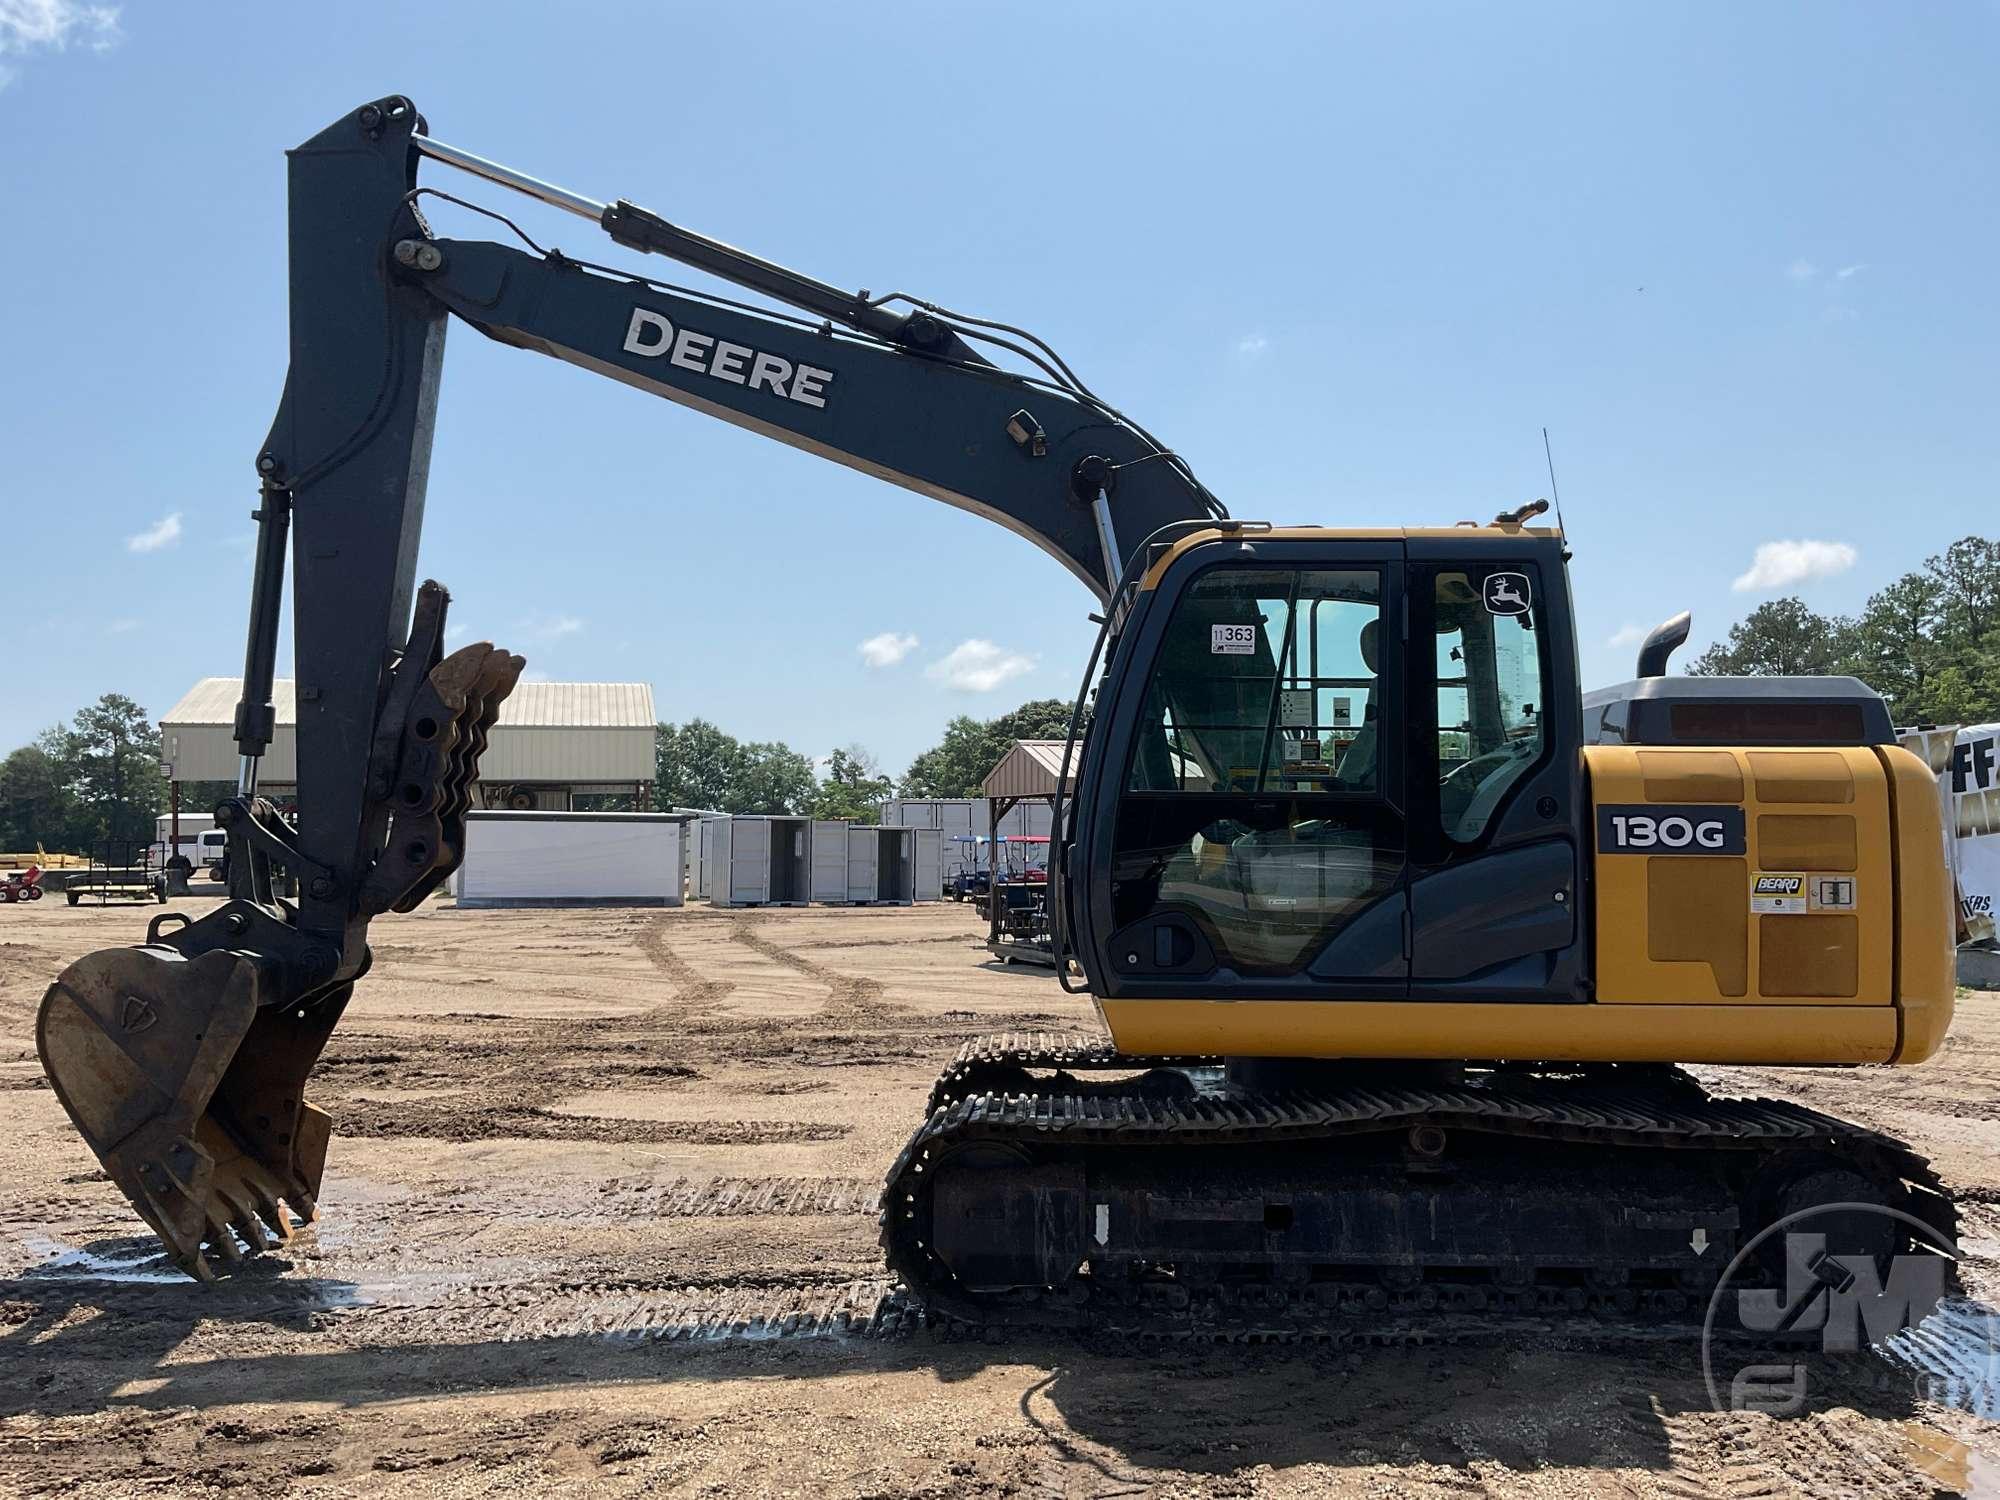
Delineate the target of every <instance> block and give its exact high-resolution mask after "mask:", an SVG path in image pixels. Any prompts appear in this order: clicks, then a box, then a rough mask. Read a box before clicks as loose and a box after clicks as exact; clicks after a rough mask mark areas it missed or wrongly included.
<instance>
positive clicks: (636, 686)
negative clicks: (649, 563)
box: [160, 677, 655, 784]
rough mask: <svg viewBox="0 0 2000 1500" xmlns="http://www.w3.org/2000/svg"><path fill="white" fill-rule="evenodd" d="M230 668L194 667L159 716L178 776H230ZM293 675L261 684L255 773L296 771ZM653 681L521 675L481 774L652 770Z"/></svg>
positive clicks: (501, 777) (649, 773)
mask: <svg viewBox="0 0 2000 1500" xmlns="http://www.w3.org/2000/svg"><path fill="white" fill-rule="evenodd" d="M241 683H242V679H241V678H238V677H204V678H203V679H202V680H201V681H200V682H198V683H196V684H195V685H194V687H193V688H191V689H189V691H188V693H187V695H186V696H185V697H184V698H182V699H181V701H180V702H178V703H176V704H175V705H174V706H173V707H172V708H170V709H168V710H167V712H166V713H165V714H163V715H162V716H161V718H160V737H161V751H162V757H161V758H162V760H163V761H164V762H166V763H167V764H170V765H172V766H173V767H174V770H173V772H172V774H173V775H174V777H175V778H176V779H177V780H181V781H228V780H234V779H235V776H236V771H235V765H236V747H235V744H234V743H233V741H232V738H231V731H232V727H233V725H234V722H235V718H236V700H237V698H238V696H240V694H241V693H242V687H241ZM293 687H294V684H293V682H292V679H290V678H280V679H279V680H277V681H276V682H274V683H272V684H271V701H272V705H273V706H274V707H275V708H276V710H277V732H276V733H275V734H274V735H273V736H272V738H271V748H270V750H269V752H268V753H267V754H266V756H265V758H264V780H265V781H266V783H271V784H284V783H289V782H291V781H293V780H294V779H295V778H296V776H297V770H296V764H297V762H296V743H297V737H298V727H297V726H298V715H297V713H296V711H295V707H294V702H293ZM654 723H655V719H654V714H653V689H652V687H651V686H650V685H649V684H647V683H643V682H524V683H521V684H520V685H518V686H517V687H516V688H515V689H514V691H513V694H512V695H511V696H510V697H509V698H508V699H507V701H506V702H505V703H503V704H501V706H500V722H499V723H498V724H497V725H496V726H494V730H493V737H492V740H491V742H490V743H489V744H488V746H487V751H486V754H485V756H484V757H483V758H482V759H481V761H480V778H481V779H482V780H484V781H490V782H517V781H532V782H567V783H571V784H578V783H585V784H587V783H596V782H604V783H627V782H637V781H651V780H652V779H653V757H654V746H653V728H654Z"/></svg>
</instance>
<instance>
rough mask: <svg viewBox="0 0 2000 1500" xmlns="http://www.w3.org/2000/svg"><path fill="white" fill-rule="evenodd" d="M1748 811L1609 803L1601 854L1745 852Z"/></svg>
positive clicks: (1600, 812) (1600, 830)
mask: <svg viewBox="0 0 2000 1500" xmlns="http://www.w3.org/2000/svg"><path fill="white" fill-rule="evenodd" d="M1744 848H1745V844H1744V832H1743V809H1742V808H1740V807H1711V806H1707V805H1704V804H1701V803H1672V804H1667V805H1660V804H1655V803H1645V802H1639V803H1607V804H1605V805H1604V806H1602V807H1599V808H1598V809H1597V852H1598V853H1599V854H1735V855H1740V854H1742V853H1743V852H1744Z"/></svg>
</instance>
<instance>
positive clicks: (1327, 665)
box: [1072, 538, 1409, 999]
mask: <svg viewBox="0 0 2000 1500" xmlns="http://www.w3.org/2000/svg"><path fill="white" fill-rule="evenodd" d="M1404 570H1405V556H1404V547H1403V543H1402V542H1401V541H1400V540H1386V539H1375V538H1368V539H1342V538H1327V539H1325V540H1310V541H1308V540H1294V539H1261V538H1260V539H1254V540H1246V541H1242V542H1234V543H1230V544H1227V545H1226V546H1225V545H1217V546H1216V547H1214V548H1206V547H1204V548H1200V549H1195V550H1193V551H1191V552H1190V553H1189V554H1188V555H1187V556H1184V557H1183V558H1181V559H1180V560H1179V561H1177V562H1176V564H1175V565H1174V566H1173V567H1172V568H1170V569H1169V571H1168V573H1167V575H1166V576H1165V577H1164V578H1163V579H1161V580H1160V582H1159V584H1158V586H1157V587H1156V589H1155V598H1154V599H1153V600H1151V601H1149V602H1148V604H1147V606H1146V607H1145V608H1144V609H1143V610H1142V611H1141V612H1140V613H1139V614H1138V615H1137V617H1136V618H1135V620H1134V622H1133V624H1132V625H1131V626H1129V627H1128V636H1129V638H1128V639H1127V640H1126V641H1123V642H1121V643H1120V654H1121V656H1122V657H1124V658H1125V659H1126V662H1127V663H1129V664H1125V665H1123V667H1122V670H1119V671H1115V672H1114V680H1113V681H1111V682H1108V683H1107V685H1106V689H1105V692H1104V694H1103V695H1102V696H1101V699H1100V702H1099V703H1098V705H1097V713H1098V716H1099V723H1100V724H1101V725H1103V726H1104V733H1103V735H1102V736H1101V737H1100V735H1099V733H1098V731H1097V730H1095V729H1094V730H1093V733H1092V739H1093V741H1094V743H1093V745H1092V750H1093V758H1092V759H1093V764H1092V767H1091V770H1090V771H1089V772H1087V774H1088V775H1089V776H1090V777H1091V778H1092V782H1093V784H1092V785H1091V786H1090V788H1089V789H1088V790H1087V791H1086V793H1085V794H1084V801H1083V803H1082V804H1080V813H1081V814H1082V817H1081V818H1080V821H1079V846H1078V847H1079V852H1080V853H1081V854H1082V859H1081V860H1079V861H1078V863H1077V864H1076V865H1075V867H1074V868H1073V870H1072V876H1073V878H1080V879H1081V881H1082V882H1083V883H1082V886H1081V888H1080V889H1079V890H1078V891H1077V893H1076V896H1077V900H1078V901H1079V902H1087V903H1088V904H1089V906H1090V912H1089V918H1088V924H1087V925H1088V928H1089V929H1090V931H1091V932H1094V933H1098V934H1103V937H1102V938H1101V939H1099V941H1098V942H1097V943H1096V944H1095V945H1094V946H1095V948H1096V952H1095V954H1094V955H1093V962H1092V967H1091V975H1092V979H1093V981H1094V983H1095V984H1096V985H1097V986H1100V987H1101V993H1103V994H1105V995H1106V996H1107V997H1108V998H1125V997H1140V996H1157V997H1161V998H1167V997H1176V996H1209V997H1213V996H1217V995H1222V994H1227V995H1228V996H1231V997H1235V998H1245V999H1249V998H1268V999H1288V998H1299V999H1399V998H1402V997H1403V996H1404V995H1405V994H1406V993H1407V987H1408V981H1409V957H1408V951H1409V950H1408V914H1409V898H1408V890H1407V866H1408V859H1409V833H1408V819H1407V816H1406V811H1405V806H1404V802H1405V795H1406V784H1407V766H1406V758H1407V753H1408V737H1407V735H1406V733H1405V732H1404V729H1403V725H1404V724H1405V721H1406V720H1405V713H1406V710H1405V696H1406V692H1405V683H1406V669H1405V657H1406V652H1405V648H1404V636H1403V632H1404V623H1403V620H1404V615H1403V609H1404V603H1403V597H1404V595H1403V591H1404ZM1100 757H1101V758H1100ZM1107 805H1110V809H1111V816H1109V817H1106V816H1104V814H1103V811H1102V809H1104V808H1106V806H1107ZM1099 861H1101V862H1102V863H1101V864H1099V865H1098V868H1099V869H1100V870H1101V869H1104V868H1105V867H1107V866H1108V873H1109V879H1108V880H1102V879H1092V878H1091V877H1090V873H1089V867H1090V865H1091V864H1094V863H1097V862H1099Z"/></svg>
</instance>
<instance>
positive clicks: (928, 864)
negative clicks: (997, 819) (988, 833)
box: [812, 822, 938, 906]
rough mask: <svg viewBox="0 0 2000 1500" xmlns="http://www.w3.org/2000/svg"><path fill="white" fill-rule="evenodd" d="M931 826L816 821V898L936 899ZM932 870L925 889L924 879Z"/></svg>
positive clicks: (872, 901)
mask: <svg viewBox="0 0 2000 1500" xmlns="http://www.w3.org/2000/svg"><path fill="white" fill-rule="evenodd" d="M937 840H938V834H937V831H936V830H935V829H931V828H923V829H918V828H883V827H879V826H877V825H876V824H873V823H848V822H819V823H814V824H813V825H812V899H813V900H815V901H819V902H825V903H827V904H829V905H852V906H858V905H868V906H884V905H890V906H908V905H910V904H911V903H912V902H915V901H919V900H922V901H932V900H935V899H936V891H935V887H936V885H937V884H938V874H937V860H936V858H935V855H934V854H932V855H931V856H930V857H929V858H928V859H926V858H924V857H923V856H920V855H919V852H918V850H919V846H920V845H921V846H922V847H923V848H924V849H926V850H929V851H935V849H936V848H937ZM926 870H928V872H929V875H930V886H931V887H932V889H929V890H926V889H925V888H924V887H923V886H922V885H921V884H920V883H919V882H920V880H921V878H922V874H923V872H924V871H926Z"/></svg>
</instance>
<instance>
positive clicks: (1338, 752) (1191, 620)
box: [1126, 568, 1382, 792]
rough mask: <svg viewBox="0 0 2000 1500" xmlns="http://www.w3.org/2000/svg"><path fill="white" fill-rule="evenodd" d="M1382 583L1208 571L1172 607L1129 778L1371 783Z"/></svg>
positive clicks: (1168, 787) (1212, 788) (1375, 777)
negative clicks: (1170, 619) (1143, 729)
mask: <svg viewBox="0 0 2000 1500" xmlns="http://www.w3.org/2000/svg"><path fill="white" fill-rule="evenodd" d="M1381 635H1382V579H1381V574H1380V573H1379V572H1377V571H1375V570H1373V569H1367V570H1360V571H1328V570H1304V571H1301V570H1293V569H1282V570H1278V569H1270V570H1266V569H1245V568H1227V569H1217V570H1215V571H1213V572H1210V573H1208V574H1207V575H1205V576H1204V577H1202V578H1200V579H1199V580H1197V581H1196V583H1195V584H1194V586H1193V588H1191V589H1190V590H1189V591H1188V593H1187V595H1186V596H1185V597H1184V598H1183V599H1182V600H1181V601H1180V603H1179V605H1178V606H1177V607H1176V610H1175V614H1174V620H1173V623H1172V625H1171V627H1170V628H1169V630H1168V632H1167V638H1166V641H1165V643H1164V644H1163V645H1162V647H1161V650H1160V657H1159V660H1158V662H1157V663H1156V664H1155V667H1154V672H1153V679H1152V683H1151V686H1150V688H1149V690H1148V694H1147V699H1146V711H1145V723H1146V730H1145V732H1144V733H1143V734H1142V736H1141V740H1140V743H1139V744H1138V745H1137V746H1136V747H1135V750H1134V754H1133V757H1132V765H1131V771H1130V775H1129V777H1128V779H1127V783H1126V785H1127V787H1128V788H1129V789H1130V790H1132V791H1142V792H1169V791H1182V792H1271V791H1309V792H1323V791H1342V790H1349V791H1372V790H1375V789H1376V788H1377V787H1378V786H1379V785H1380V780H1381V768H1380V759H1379V746H1378V744H1377V741H1376V724H1375V717H1376V695H1377V693H1376V690H1377V671H1378V668H1379V666H1380V660H1381Z"/></svg>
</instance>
